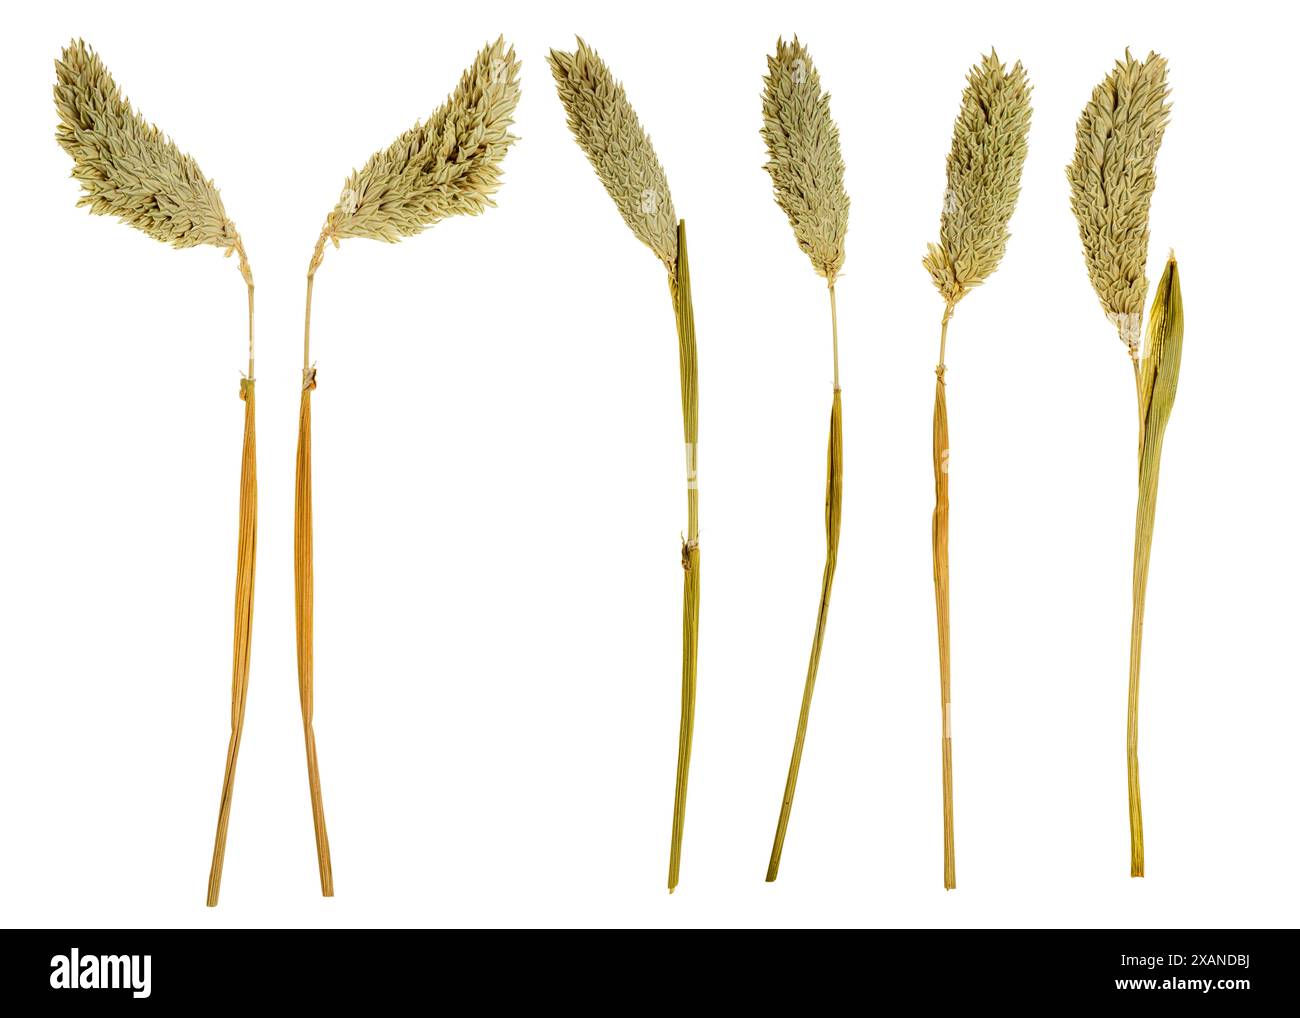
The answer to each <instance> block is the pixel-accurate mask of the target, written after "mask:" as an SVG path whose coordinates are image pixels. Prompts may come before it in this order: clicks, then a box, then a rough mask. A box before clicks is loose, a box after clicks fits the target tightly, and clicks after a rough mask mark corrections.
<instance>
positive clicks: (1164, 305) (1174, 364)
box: [1128, 254, 1183, 877]
mask: <svg viewBox="0 0 1300 1018" xmlns="http://www.w3.org/2000/svg"><path fill="white" fill-rule="evenodd" d="M1182 351H1183V297H1182V288H1181V287H1180V286H1179V283H1178V262H1177V261H1176V260H1175V259H1174V256H1173V255H1172V254H1170V256H1169V262H1168V264H1167V265H1166V266H1165V271H1164V275H1163V276H1161V278H1160V284H1159V285H1158V286H1157V287H1156V295H1155V299H1154V301H1153V304H1152V308H1151V321H1150V326H1149V328H1148V331H1147V349H1146V356H1145V357H1143V359H1142V377H1141V391H1142V393H1143V395H1144V399H1145V402H1146V406H1145V408H1144V412H1143V415H1142V418H1143V419H1142V444H1141V449H1140V453H1139V466H1138V503H1137V520H1136V525H1135V528H1134V537H1133V621H1132V627H1131V630H1130V636H1129V673H1128V676H1129V677H1128V811H1129V846H1130V873H1131V875H1132V876H1135V877H1140V876H1144V875H1145V869H1146V861H1145V850H1144V846H1143V841H1142V792H1141V787H1140V783H1139V780H1138V686H1139V677H1140V672H1141V665H1142V621H1143V617H1144V615H1145V614H1146V599H1147V575H1148V573H1149V572H1150V568H1151V539H1152V535H1153V533H1154V530H1155V517H1156V491H1157V489H1158V487H1159V485H1160V454H1161V452H1162V451H1163V449H1164V441H1165V427H1166V425H1167V424H1168V423H1169V414H1170V411H1171V410H1172V409H1173V405H1174V395H1175V393H1176V391H1177V388H1178V370H1179V366H1180V364H1181V362H1182Z"/></svg>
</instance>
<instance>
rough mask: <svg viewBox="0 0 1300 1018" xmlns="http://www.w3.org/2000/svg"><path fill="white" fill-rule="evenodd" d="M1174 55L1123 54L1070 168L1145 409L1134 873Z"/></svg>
mask: <svg viewBox="0 0 1300 1018" xmlns="http://www.w3.org/2000/svg"><path fill="white" fill-rule="evenodd" d="M1168 70H1169V68H1168V64H1167V63H1166V61H1165V59H1164V57H1161V56H1160V55H1159V54H1156V53H1151V54H1149V55H1148V56H1147V58H1146V60H1134V59H1133V57H1132V56H1131V55H1130V54H1129V53H1128V52H1127V51H1125V53H1124V59H1123V60H1122V61H1117V62H1116V64H1115V69H1114V70H1113V71H1111V73H1110V74H1109V75H1107V76H1106V78H1105V80H1104V81H1102V83H1101V84H1100V85H1098V86H1097V87H1096V88H1095V89H1094V90H1093V93H1092V98H1091V100H1090V101H1089V102H1088V104H1087V106H1085V107H1084V109H1083V113H1082V114H1081V115H1080V117H1079V123H1078V126H1077V129H1076V134H1077V141H1076V146H1075V153H1074V161H1073V162H1072V163H1071V164H1070V165H1069V166H1067V167H1066V176H1067V178H1068V179H1069V181H1070V204H1071V207H1072V208H1073V210H1074V215H1075V218H1076V219H1077V220H1078V223H1079V239H1080V241H1081V242H1082V245H1083V254H1084V261H1085V263H1086V264H1087V267H1088V278H1089V279H1090V280H1091V281H1092V286H1093V289H1094V290H1095V291H1096V293H1097V298H1098V299H1099V300H1100V301H1101V306H1102V309H1103V310H1104V311H1105V312H1106V317H1107V318H1108V319H1109V320H1110V321H1111V323H1112V324H1113V325H1114V326H1115V328H1116V330H1117V331H1118V332H1119V336H1120V339H1122V340H1123V341H1124V345H1125V347H1126V349H1127V350H1128V353H1129V357H1130V360H1131V361H1132V364H1133V379H1134V382H1135V384H1136V387H1137V408H1138V505H1137V523H1136V532H1135V535H1134V546H1133V618H1132V626H1131V630H1130V637H1129V685H1128V738H1127V759H1128V809H1129V863H1130V866H1129V872H1130V874H1131V875H1132V876H1134V877H1140V876H1143V875H1144V873H1145V870H1146V855H1145V849H1144V845H1143V840H1142V795H1141V788H1140V785H1139V781H1138V686H1139V676H1140V671H1141V662H1142V620H1143V616H1144V614H1145V611H1146V587H1147V573H1148V571H1149V569H1150V565H1151V537H1152V531H1153V529H1154V525H1155V508H1156V488H1157V485H1158V483H1159V478H1160V453H1161V450H1162V448H1163V446H1164V433H1165V426H1166V425H1167V424H1168V421H1169V412H1170V410H1171V409H1172V408H1173V403H1174V393H1175V390H1176V389H1177V386H1178V367H1179V363H1180V362H1181V360H1182V342H1183V305H1182V291H1181V288H1180V287H1179V283H1178V263H1177V262H1176V261H1175V260H1174V256H1173V254H1172V252H1171V253H1170V255H1169V260H1168V262H1167V264H1166V266H1165V271H1164V274H1163V276H1162V277H1161V280H1160V285H1159V286H1158V287H1157V289H1156V295H1155V298H1154V301H1153V303H1152V309H1151V322H1150V326H1149V328H1148V331H1147V340H1146V349H1145V351H1144V350H1143V349H1142V345H1141V342H1140V339H1141V333H1142V306H1143V300H1144V298H1145V296H1146V291H1147V277H1146V261H1147V248H1148V246H1149V242H1150V230H1149V228H1148V219H1149V215H1150V210H1151V195H1152V193H1153V192H1154V190H1155V181H1156V177H1155V161H1156V154H1157V153H1158V152H1159V150H1160V143H1161V141H1162V140H1163V138H1164V133H1165V126H1166V125H1167V124H1168V122H1169V103H1168V98H1169V86H1168V81H1167V77H1168Z"/></svg>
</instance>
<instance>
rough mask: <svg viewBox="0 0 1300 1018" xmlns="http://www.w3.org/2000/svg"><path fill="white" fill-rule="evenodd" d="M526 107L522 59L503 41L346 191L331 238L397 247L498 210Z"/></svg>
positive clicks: (329, 225) (356, 173)
mask: <svg viewBox="0 0 1300 1018" xmlns="http://www.w3.org/2000/svg"><path fill="white" fill-rule="evenodd" d="M518 102H519V61H518V60H516V59H515V51H514V49H513V47H507V46H506V43H505V41H504V40H502V39H497V41H496V42H494V43H491V44H490V45H488V46H484V47H483V49H482V50H481V51H480V52H479V54H478V56H477V57H476V58H475V59H474V62H473V63H472V64H471V65H470V66H469V67H468V68H467V69H466V71H465V73H464V74H463V75H461V79H460V84H459V85H457V86H456V90H455V91H454V92H453V93H452V94H451V95H450V96H448V97H447V101H446V102H444V103H443V104H442V105H441V106H440V107H438V109H436V110H434V112H433V115H432V116H430V117H429V119H428V120H426V121H424V122H423V123H417V124H416V125H415V126H414V127H412V128H411V129H410V130H409V131H405V132H403V133H402V134H401V135H399V136H398V138H397V140H396V141H394V142H393V143H392V144H391V145H389V146H388V147H387V148H385V149H380V150H379V151H378V152H376V153H375V154H374V155H372V156H371V157H370V159H369V160H368V161H367V162H366V164H365V166H363V167H362V168H361V169H360V170H353V172H352V175H351V176H349V177H348V179H347V181H346V182H345V183H344V185H343V192H342V194H341V195H340V197H339V202H338V204H337V205H336V206H335V207H334V211H333V212H331V213H330V214H329V218H328V219H327V220H326V224H325V232H326V234H327V235H329V236H330V237H331V238H332V239H334V240H335V241H336V242H337V241H338V240H339V239H341V238H343V237H369V238H371V239H373V240H384V241H388V242H390V243H396V242H397V241H399V240H401V239H402V238H403V237H412V236H414V235H415V234H417V233H420V232H421V231H423V230H424V229H425V228H426V227H429V226H432V225H433V224H434V223H437V222H440V221H441V220H443V219H447V218H449V217H450V216H458V215H471V216H472V215H477V214H478V213H480V212H482V211H483V210H484V209H486V208H488V207H490V206H492V205H494V204H495V203H494V202H493V201H492V195H493V194H494V193H496V190H497V188H498V187H500V186H501V161H502V159H503V158H504V157H505V154H506V150H507V149H509V148H510V145H511V144H512V143H513V142H515V141H517V140H518V139H517V138H515V136H514V135H513V134H511V133H510V130H509V128H510V125H511V124H513V123H514V112H515V106H516V105H517V104H518Z"/></svg>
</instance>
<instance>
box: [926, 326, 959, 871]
mask: <svg viewBox="0 0 1300 1018" xmlns="http://www.w3.org/2000/svg"><path fill="white" fill-rule="evenodd" d="M943 327H944V330H945V331H946V330H947V328H948V317H947V316H946V315H945V317H944V322H943ZM935 376H936V377H935V384H934V517H933V521H932V523H931V535H930V536H931V542H932V546H933V547H932V553H933V558H934V612H935V619H936V621H937V623H938V629H939V699H940V703H941V704H942V710H943V886H944V887H945V888H946V889H947V890H952V889H953V888H954V887H956V886H957V859H956V853H957V849H956V839H955V836H954V834H953V810H952V719H951V712H952V653H951V648H950V644H949V640H950V635H951V630H950V624H949V618H948V396H947V392H946V389H947V383H946V382H945V380H944V369H943V367H942V366H940V367H939V368H937V369H936V370H935Z"/></svg>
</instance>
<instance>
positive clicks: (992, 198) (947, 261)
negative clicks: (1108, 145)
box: [922, 51, 1032, 305]
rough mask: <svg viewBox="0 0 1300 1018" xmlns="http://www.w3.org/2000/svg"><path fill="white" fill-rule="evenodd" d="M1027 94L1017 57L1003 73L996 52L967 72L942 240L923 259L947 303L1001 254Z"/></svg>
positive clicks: (1016, 189)
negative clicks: (1014, 62) (1013, 64)
mask: <svg viewBox="0 0 1300 1018" xmlns="http://www.w3.org/2000/svg"><path fill="white" fill-rule="evenodd" d="M1031 91H1032V88H1031V86H1030V84H1029V79H1028V77H1027V76H1026V74H1025V69H1024V68H1023V67H1022V66H1021V65H1020V63H1019V61H1017V63H1016V65H1015V66H1014V67H1013V68H1011V70H1010V71H1008V70H1007V69H1006V68H1005V67H1004V66H1003V65H1002V63H1001V62H1000V61H999V60H998V55H997V52H996V51H993V52H990V53H989V55H988V56H986V57H984V58H983V59H982V60H981V61H980V62H979V63H978V64H976V65H975V66H974V67H973V68H971V71H970V74H969V75H968V77H967V84H966V90H965V91H964V92H963V93H962V97H961V113H960V114H958V116H957V122H956V124H954V125H953V133H952V150H951V151H950V152H949V153H948V190H947V192H946V193H945V194H944V199H943V215H942V216H941V217H940V220H939V243H938V244H931V245H929V250H928V251H927V253H926V256H925V258H924V259H922V263H923V264H924V265H925V267H926V269H927V270H928V271H929V273H930V277H931V279H933V280H934V285H935V287H936V288H937V289H938V290H939V293H940V295H941V296H942V297H943V299H944V300H945V301H947V302H948V304H949V305H953V304H956V303H957V302H958V301H959V300H961V299H962V297H964V296H966V294H967V293H968V292H969V291H970V290H971V289H972V288H973V287H976V286H979V285H980V283H982V282H984V280H986V279H987V278H988V277H989V276H990V275H992V274H993V271H994V270H995V269H996V268H997V267H998V263H999V262H1001V261H1002V255H1003V254H1004V253H1005V252H1006V249H1007V238H1008V237H1009V236H1010V234H1009V233H1008V232H1007V223H1008V222H1009V221H1010V219H1011V214H1012V213H1013V212H1014V211H1015V209H1016V199H1017V198H1019V197H1020V172H1021V170H1022V169H1023V168H1024V165H1025V153H1026V152H1027V151H1028V143H1027V138H1028V135H1029V119H1030V114H1031V109H1030V105H1029V94H1030V92H1031Z"/></svg>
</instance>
